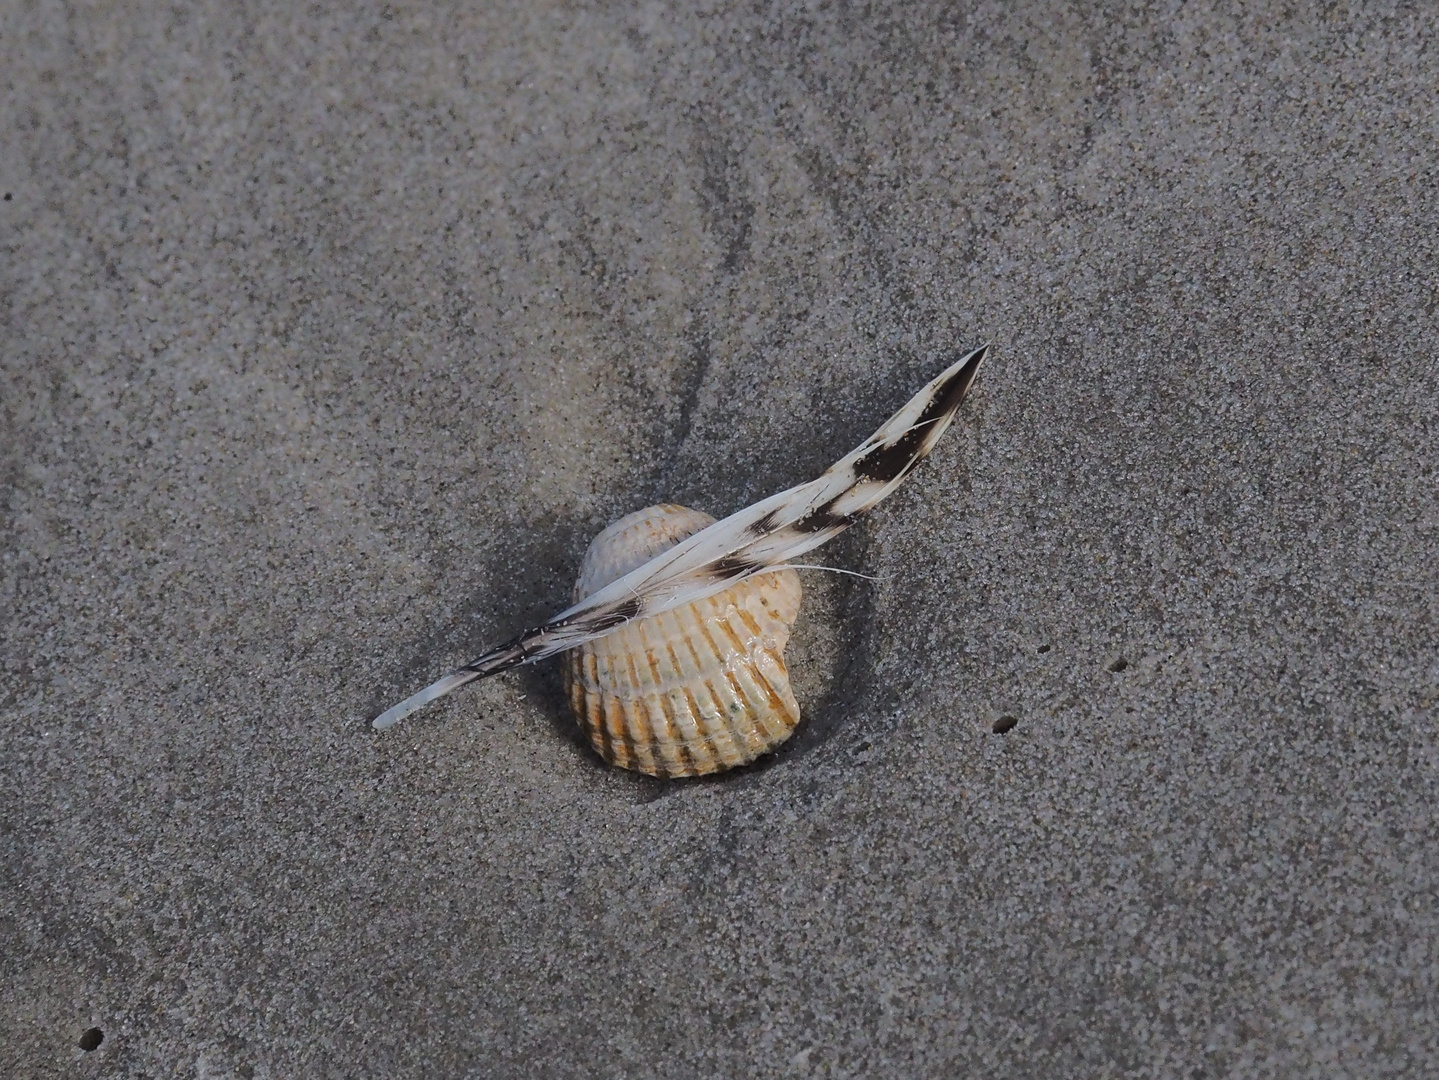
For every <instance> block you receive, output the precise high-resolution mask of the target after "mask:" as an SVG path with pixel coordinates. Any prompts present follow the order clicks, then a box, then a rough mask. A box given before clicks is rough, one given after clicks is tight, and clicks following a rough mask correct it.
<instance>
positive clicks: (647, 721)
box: [564, 505, 800, 776]
mask: <svg viewBox="0 0 1439 1080" xmlns="http://www.w3.org/2000/svg"><path fill="white" fill-rule="evenodd" d="M713 521H714V518H712V517H710V516H709V515H708V514H705V513H702V512H700V511H698V510H690V509H688V508H686V507H683V506H674V505H661V506H651V507H649V508H648V509H646V510H640V511H637V512H636V513H633V514H630V515H629V516H628V517H623V518H621V519H620V520H619V521H616V522H615V523H614V524H613V525H611V526H609V527H608V528H607V529H605V530H604V531H603V532H602V533H600V534H599V535H598V536H597V537H595V539H594V541H593V542H592V543H591V544H590V547H589V550H588V551H587V552H586V553H585V560H584V565H583V566H582V568H581V570H580V578H579V581H577V582H576V583H575V600H576V601H579V600H582V599H583V598H584V597H586V596H588V595H590V594H591V593H592V592H594V591H595V590H597V589H600V588H602V587H604V586H605V585H607V584H609V583H610V582H611V581H614V580H615V579H616V578H618V577H621V576H623V575H624V574H626V573H628V572H629V571H630V570H633V569H634V568H635V567H637V566H640V565H641V564H642V563H644V562H646V561H648V560H649V559H651V558H653V557H654V556H655V555H657V554H659V553H660V552H661V551H664V550H665V549H666V548H669V547H672V546H673V545H674V544H677V543H678V542H679V541H681V540H683V539H684V538H685V537H686V536H689V535H691V534H692V533H696V532H698V531H699V530H700V529H703V528H704V527H705V526H707V525H709V524H711V523H712V522H713ZM799 601H800V588H799V575H798V574H796V573H795V572H794V571H793V570H776V571H772V572H770V573H768V574H757V575H755V576H754V577H752V578H749V579H747V580H745V581H742V582H740V583H739V584H737V585H733V586H731V587H730V588H728V589H726V590H724V591H723V592H720V593H716V594H715V595H714V596H711V597H708V598H707V599H704V600H699V601H696V602H695V603H692V604H686V605H684V606H682V607H677V608H672V609H670V610H669V611H663V612H660V613H659V614H658V615H652V616H650V617H648V618H644V619H636V620H634V621H633V622H631V623H629V624H628V625H627V626H624V627H622V628H620V629H619V630H616V631H614V632H613V633H611V634H608V635H606V636H605V637H602V638H600V639H599V640H597V641H592V642H590V643H589V644H588V645H584V646H581V647H580V648H578V649H572V650H571V651H570V652H568V653H566V654H565V664H564V673H565V690H566V692H567V693H568V695H569V699H570V707H571V708H572V709H573V710H574V714H575V718H576V719H577V720H578V721H579V724H580V727H581V728H582V729H583V730H584V732H585V734H586V735H587V736H588V737H589V740H590V744H591V745H592V746H593V747H594V748H595V750H596V752H597V753H598V754H599V755H600V756H601V757H602V758H604V759H605V760H606V761H608V762H610V763H611V764H614V765H618V766H620V767H621V768H624V769H634V770H636V771H638V772H643V773H649V774H650V775H651V776H702V775H704V774H706V773H714V772H721V771H723V770H725V769H732V768H734V767H735V766H736V765H744V764H746V763H747V762H751V761H753V760H754V759H755V758H757V757H759V755H761V754H763V753H765V752H766V751H768V750H772V749H774V748H775V747H776V746H778V745H779V744H780V743H782V742H784V741H785V740H786V739H788V738H789V737H790V734H791V733H792V732H793V731H794V729H795V725H796V724H798V723H799V705H798V704H797V703H796V702H795V699H794V694H793V693H792V692H791V691H790V688H789V673H788V672H787V671H786V670H785V666H784V647H785V644H786V643H787V642H788V641H789V631H790V627H791V626H792V625H793V624H794V620H795V617H796V616H797V615H798V614H799Z"/></svg>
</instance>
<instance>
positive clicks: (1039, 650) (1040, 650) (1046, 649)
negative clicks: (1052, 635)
mask: <svg viewBox="0 0 1439 1080" xmlns="http://www.w3.org/2000/svg"><path fill="white" fill-rule="evenodd" d="M1034 651H1035V652H1049V646H1048V645H1041V646H1040V647H1039V648H1037V649H1035V650H1034Z"/></svg>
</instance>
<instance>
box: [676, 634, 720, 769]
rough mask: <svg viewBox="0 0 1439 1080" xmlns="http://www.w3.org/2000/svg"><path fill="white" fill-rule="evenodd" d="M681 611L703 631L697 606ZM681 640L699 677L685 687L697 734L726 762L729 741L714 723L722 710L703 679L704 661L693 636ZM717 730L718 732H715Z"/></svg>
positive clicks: (684, 636)
mask: <svg viewBox="0 0 1439 1080" xmlns="http://www.w3.org/2000/svg"><path fill="white" fill-rule="evenodd" d="M682 610H687V611H688V612H689V614H690V615H692V616H693V617H694V621H695V625H696V626H698V627H699V628H700V630H701V631H703V629H704V620H703V619H701V618H700V617H699V609H698V606H696V607H694V608H691V609H682ZM681 640H682V641H683V642H684V645H685V648H687V649H688V650H689V652H690V655H691V656H692V657H694V661H695V674H696V675H697V676H699V679H698V680H697V682H698V686H695V685H693V684H691V685H690V686H687V687H685V694H686V696H687V697H689V699H690V701H691V703H692V704H693V706H694V715H695V725H696V727H697V728H698V730H699V732H700V733H701V734H702V735H703V736H704V737H705V741H706V742H707V743H708V744H709V746H710V747H711V748H712V750H713V753H714V755H715V757H717V758H718V759H720V760H721V761H727V760H728V758H730V757H731V756H733V755H732V754H729V753H726V752H725V751H726V746H725V745H724V744H725V743H728V742H729V740H728V739H722V738H721V735H722V734H726V733H725V732H724V729H723V725H722V724H716V723H715V721H716V719H717V718H718V717H719V716H720V715H721V714H722V713H723V712H724V710H723V709H721V708H720V707H719V703H718V702H717V701H715V699H714V692H713V691H712V690H711V689H710V688H709V683H708V681H707V680H706V679H705V677H704V675H705V671H704V666H705V665H704V661H703V660H701V659H700V654H699V650H698V649H696V648H695V642H694V634H692V633H688V634H684V635H683V636H682V637H681ZM701 691H703V694H704V696H703V697H701ZM706 698H708V700H709V705H710V708H709V709H708V710H706V709H705V699H706ZM717 728H718V730H716V729H717Z"/></svg>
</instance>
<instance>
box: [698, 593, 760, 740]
mask: <svg viewBox="0 0 1439 1080" xmlns="http://www.w3.org/2000/svg"><path fill="white" fill-rule="evenodd" d="M714 622H720V625H724V623H723V621H722V620H708V619H700V620H699V631H700V633H701V634H703V635H704V638H705V641H706V642H708V643H709V647H710V649H711V650H712V651H713V652H714V654H715V656H716V657H723V656H724V655H725V650H723V649H721V648H720V645H719V642H718V641H716V640H715V639H714V635H713V634H712V633H710V627H711V626H712V625H713V623H714ZM747 659H748V657H747V656H745V655H744V654H743V653H741V654H740V656H738V657H736V656H735V655H734V654H733V653H731V654H730V656H729V657H727V658H726V659H724V660H722V661H721V663H720V667H719V674H720V675H721V676H722V677H723V678H724V685H725V686H726V687H727V688H728V689H729V691H730V693H731V694H733V695H734V701H733V704H734V706H735V707H734V708H731V707H730V705H731V703H730V702H728V701H719V700H718V698H719V695H718V694H715V688H714V687H713V686H710V688H709V689H710V693H711V694H715V698H716V703H717V704H718V705H719V717H718V719H719V724H720V726H721V728H723V730H724V731H725V732H726V733H727V734H728V735H729V737H730V738H731V739H732V740H734V742H735V744H736V747H737V749H738V750H739V752H740V753H741V754H742V755H743V756H744V757H746V758H749V757H751V756H752V753H753V750H754V741H755V740H754V739H753V738H752V737H751V736H750V735H749V734H746V732H745V730H744V728H742V727H741V726H740V724H739V714H740V713H742V712H743V711H744V704H745V696H744V694H743V693H741V692H740V688H739V684H738V683H737V682H736V681H735V678H734V672H733V670H732V669H733V666H734V664H735V663H743V662H744V661H745V660H747ZM706 685H709V684H708V683H707V684H706ZM750 719H751V720H752V721H753V723H754V725H755V726H757V727H764V714H763V713H762V712H756V713H755V714H754V715H753V716H752V717H751V718H750ZM765 734H768V729H767V728H766V729H765Z"/></svg>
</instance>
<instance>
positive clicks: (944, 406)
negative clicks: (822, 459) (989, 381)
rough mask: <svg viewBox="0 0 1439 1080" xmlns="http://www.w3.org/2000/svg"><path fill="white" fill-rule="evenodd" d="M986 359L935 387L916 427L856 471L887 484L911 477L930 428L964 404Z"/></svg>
mask: <svg viewBox="0 0 1439 1080" xmlns="http://www.w3.org/2000/svg"><path fill="white" fill-rule="evenodd" d="M983 359H984V350H983V349H980V350H979V352H977V353H976V354H975V356H974V359H973V360H971V361H970V362H969V363H967V364H965V365H964V367H962V368H960V369H959V370H958V371H956V372H955V373H954V374H953V375H951V376H950V377H949V379H948V380H947V381H945V382H943V383H941V384H940V385H939V386H937V387H935V390H934V396H933V397H932V398H931V399H930V401H929V404H928V405H926V406H925V407H924V411H923V412H921V413H920V414H919V419H917V420H916V421H915V422H914V423H913V424H911V425H910V426H909V427H908V428H906V429H905V431H904V434H902V435H901V436H900V437H899V438H897V439H895V440H894V442H892V443H889V444H888V445H885V444H880V445H879V446H876V447H875V448H874V449H873V450H871V451H869V453H867V454H865V455H864V456H863V457H861V458H860V459H859V460H858V461H856V462H855V463H854V471H855V474H856V475H858V476H862V477H864V478H865V479H866V480H877V481H879V482H880V483H882V484H887V483H889V482H890V481H891V480H898V479H900V478H901V477H903V476H906V475H908V473H909V471H910V470H911V469H913V468H914V466H915V465H916V464H918V461H919V454H920V452H921V451H922V450H923V448H924V441H925V439H927V438H928V437H929V430H928V429H929V427H930V425H932V424H934V423H935V422H936V421H939V420H942V419H944V417H946V416H948V415H950V414H951V413H953V412H954V411H955V410H956V409H958V408H959V407H960V405H961V404H963V402H964V399H965V396H966V395H967V394H968V393H969V388H970V386H971V385H973V383H974V377H975V375H976V374H978V373H979V362H980V361H981V360H983Z"/></svg>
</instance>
